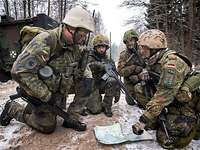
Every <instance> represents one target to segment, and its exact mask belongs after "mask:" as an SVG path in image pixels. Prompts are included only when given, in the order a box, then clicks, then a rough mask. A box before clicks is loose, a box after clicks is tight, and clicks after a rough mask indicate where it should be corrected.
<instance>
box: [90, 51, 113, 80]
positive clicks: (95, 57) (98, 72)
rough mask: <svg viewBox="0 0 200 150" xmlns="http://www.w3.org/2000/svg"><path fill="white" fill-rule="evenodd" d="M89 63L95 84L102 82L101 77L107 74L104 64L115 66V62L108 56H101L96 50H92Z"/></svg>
mask: <svg viewBox="0 0 200 150" xmlns="http://www.w3.org/2000/svg"><path fill="white" fill-rule="evenodd" d="M88 63H89V64H90V69H91V71H92V76H93V78H94V80H95V82H99V81H101V77H102V76H103V75H104V74H105V73H106V71H105V65H104V64H106V63H112V64H114V61H113V60H110V59H109V58H108V56H107V55H100V54H98V53H97V52H96V51H95V50H91V51H90V54H89V57H88Z"/></svg>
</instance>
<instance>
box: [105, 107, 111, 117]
mask: <svg viewBox="0 0 200 150" xmlns="http://www.w3.org/2000/svg"><path fill="white" fill-rule="evenodd" d="M103 112H104V114H105V115H106V116H107V117H112V116H113V113H112V110H111V107H103Z"/></svg>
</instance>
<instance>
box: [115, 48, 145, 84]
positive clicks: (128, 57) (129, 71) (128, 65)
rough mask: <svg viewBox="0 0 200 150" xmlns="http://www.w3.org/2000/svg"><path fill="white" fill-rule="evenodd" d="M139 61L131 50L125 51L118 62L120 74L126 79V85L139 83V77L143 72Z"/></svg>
mask: <svg viewBox="0 0 200 150" xmlns="http://www.w3.org/2000/svg"><path fill="white" fill-rule="evenodd" d="M138 64H139V60H138V58H137V57H136V55H134V53H133V52H131V51H130V50H127V49H126V50H124V51H122V52H121V53H120V57H119V62H118V68H117V69H118V72H119V74H120V75H121V76H123V77H124V82H125V84H133V83H136V82H137V81H138V78H137V75H138V74H139V73H140V72H141V71H142V67H141V66H139V65H138Z"/></svg>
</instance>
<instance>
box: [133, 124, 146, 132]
mask: <svg viewBox="0 0 200 150" xmlns="http://www.w3.org/2000/svg"><path fill="white" fill-rule="evenodd" d="M144 127H145V124H144V123H143V122H140V121H139V122H137V123H135V124H134V125H132V130H133V133H134V134H136V135H141V134H142V133H143V132H144Z"/></svg>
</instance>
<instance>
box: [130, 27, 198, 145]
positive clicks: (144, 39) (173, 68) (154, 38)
mask: <svg viewBox="0 0 200 150" xmlns="http://www.w3.org/2000/svg"><path fill="white" fill-rule="evenodd" d="M138 45H139V51H140V53H141V55H142V56H143V58H146V59H148V65H149V67H150V70H151V71H154V72H156V73H158V74H159V75H160V79H159V82H158V83H157V85H156V89H157V91H156V92H155V94H154V95H153V96H152V98H151V100H150V101H149V102H148V103H147V104H146V110H145V112H144V113H143V114H142V115H141V116H140V119H139V121H138V122H137V123H135V124H134V125H133V126H132V129H133V132H134V133H135V134H142V131H143V130H144V129H152V128H155V129H157V140H158V142H159V144H160V145H161V146H162V147H163V148H166V149H173V148H182V147H185V146H187V145H188V144H189V143H190V142H191V140H192V139H193V138H194V137H195V133H196V128H195V126H196V121H197V117H196V112H195V110H194V108H193V106H191V105H190V103H189V102H187V101H184V97H179V98H176V96H177V93H178V92H179V89H181V87H182V85H183V82H184V80H185V78H186V76H187V74H188V73H189V72H190V71H191V63H190V61H189V60H188V59H187V58H186V57H185V56H183V55H181V54H179V53H177V52H176V51H173V50H169V49H168V48H167V40H166V37H165V34H164V33H163V32H161V31H160V30H156V29H152V30H147V31H146V32H144V33H142V34H141V35H140V36H139V40H138ZM154 125H155V126H154Z"/></svg>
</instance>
